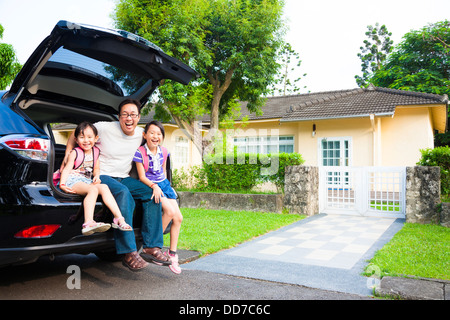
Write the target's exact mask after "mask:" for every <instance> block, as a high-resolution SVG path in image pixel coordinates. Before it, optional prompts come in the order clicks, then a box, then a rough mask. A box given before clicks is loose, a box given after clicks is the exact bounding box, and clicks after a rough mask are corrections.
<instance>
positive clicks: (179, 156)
mask: <svg viewBox="0 0 450 320" xmlns="http://www.w3.org/2000/svg"><path fill="white" fill-rule="evenodd" d="M172 163H173V166H174V167H175V168H180V167H183V166H185V165H187V164H189V139H188V138H186V137H183V136H175V147H174V152H173V160H172Z"/></svg>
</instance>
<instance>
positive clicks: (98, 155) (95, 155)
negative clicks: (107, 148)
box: [92, 146, 100, 167]
mask: <svg viewBox="0 0 450 320" xmlns="http://www.w3.org/2000/svg"><path fill="white" fill-rule="evenodd" d="M92 152H93V153H94V157H93V158H94V167H95V163H96V162H97V160H98V158H99V157H100V149H99V148H98V147H96V146H94V147H93V148H92Z"/></svg>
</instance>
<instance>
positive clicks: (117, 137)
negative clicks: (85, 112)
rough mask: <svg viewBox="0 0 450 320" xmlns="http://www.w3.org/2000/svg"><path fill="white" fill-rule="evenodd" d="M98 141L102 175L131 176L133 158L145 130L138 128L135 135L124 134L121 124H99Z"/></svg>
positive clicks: (96, 124)
mask: <svg viewBox="0 0 450 320" xmlns="http://www.w3.org/2000/svg"><path fill="white" fill-rule="evenodd" d="M95 127H96V128H97V130H98V137H99V139H98V141H97V143H96V146H97V147H98V148H99V149H100V158H99V160H100V174H104V175H108V176H111V177H117V178H126V177H128V176H129V172H130V170H131V165H132V162H133V156H134V153H135V152H136V150H137V148H139V146H140V145H141V142H142V133H143V132H144V129H143V128H141V127H136V129H135V130H134V135H132V136H128V135H126V134H125V133H123V131H122V128H121V127H120V123H119V122H117V121H115V122H103V121H102V122H97V123H95Z"/></svg>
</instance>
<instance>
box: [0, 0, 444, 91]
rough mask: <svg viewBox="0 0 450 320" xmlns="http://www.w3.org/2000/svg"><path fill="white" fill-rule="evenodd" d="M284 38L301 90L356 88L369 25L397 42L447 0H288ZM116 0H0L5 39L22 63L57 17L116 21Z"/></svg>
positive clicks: (434, 16) (437, 14)
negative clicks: (297, 62)
mask: <svg viewBox="0 0 450 320" xmlns="http://www.w3.org/2000/svg"><path fill="white" fill-rule="evenodd" d="M285 3H286V4H285V15H284V16H285V19H286V21H287V26H288V28H289V31H288V32H287V34H286V38H285V40H286V41H287V42H289V43H290V44H291V45H292V47H293V49H294V50H295V51H296V52H298V53H299V54H300V59H301V60H302V64H301V66H300V68H299V69H298V70H297V71H296V73H297V74H298V76H300V75H302V74H304V73H306V74H307V75H306V76H305V77H303V79H302V80H301V82H300V83H299V86H300V87H303V86H306V89H302V90H301V91H300V92H301V93H306V92H322V91H334V90H343V89H351V88H356V87H357V84H356V81H355V78H354V76H355V75H360V74H361V66H360V65H361V61H360V59H359V58H358V57H357V54H358V53H359V52H360V49H359V48H360V47H361V46H362V45H363V41H364V40H365V39H366V37H365V35H364V34H365V32H366V31H367V26H368V25H375V23H377V22H378V23H379V24H380V25H382V24H385V25H386V27H387V29H388V30H389V31H390V32H392V37H391V39H392V40H393V41H394V45H395V44H398V43H399V42H401V40H402V37H403V35H404V34H405V33H407V32H409V31H411V30H419V29H421V28H422V27H424V26H426V25H427V24H429V23H434V22H437V21H442V20H445V19H447V20H450V16H449V12H450V1H449V0H426V1H425V0H376V1H375V0H374V1H363V0H340V1H336V0H314V1H311V0H285ZM114 7H115V0H76V1H72V0H0V24H1V25H3V27H4V29H5V31H4V34H3V39H2V40H0V41H2V42H5V43H9V44H12V45H13V47H14V49H15V51H16V55H17V57H18V59H19V61H20V63H22V64H24V63H25V61H26V60H27V59H28V57H29V56H30V55H31V54H32V52H33V50H34V49H35V48H36V47H37V46H38V45H39V43H40V42H41V41H42V40H43V39H44V38H45V37H46V36H47V35H48V34H50V32H51V30H52V29H53V27H54V25H55V24H56V23H57V22H58V21H59V20H68V21H72V22H78V23H84V24H90V25H95V26H100V27H107V28H112V27H113V21H112V18H111V13H112V12H113V10H114Z"/></svg>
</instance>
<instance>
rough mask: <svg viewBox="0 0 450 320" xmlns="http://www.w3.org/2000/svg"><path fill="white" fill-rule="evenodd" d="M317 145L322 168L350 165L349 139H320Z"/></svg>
mask: <svg viewBox="0 0 450 320" xmlns="http://www.w3.org/2000/svg"><path fill="white" fill-rule="evenodd" d="M319 143H320V151H319V152H320V155H321V156H320V158H321V164H322V165H323V166H338V167H339V166H349V165H350V160H351V159H350V138H322V139H319Z"/></svg>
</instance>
